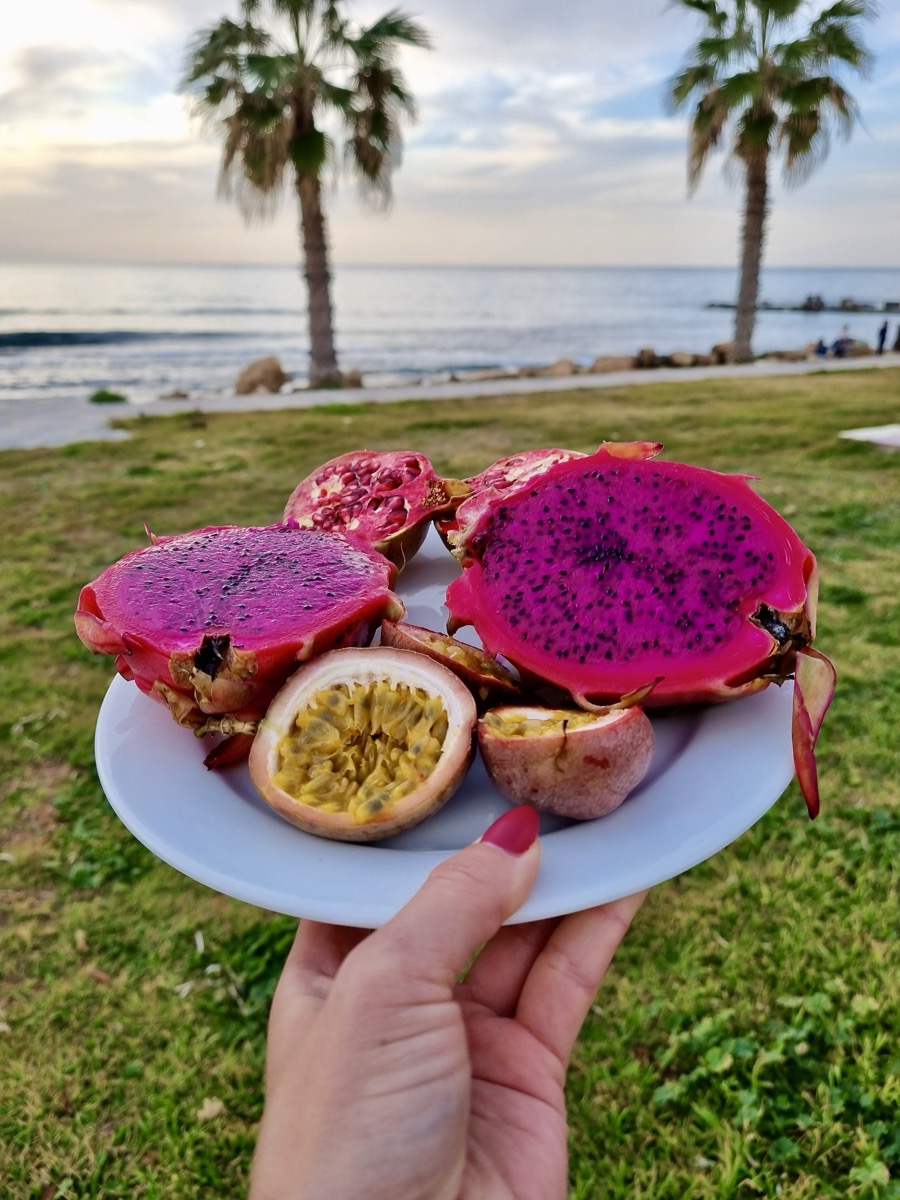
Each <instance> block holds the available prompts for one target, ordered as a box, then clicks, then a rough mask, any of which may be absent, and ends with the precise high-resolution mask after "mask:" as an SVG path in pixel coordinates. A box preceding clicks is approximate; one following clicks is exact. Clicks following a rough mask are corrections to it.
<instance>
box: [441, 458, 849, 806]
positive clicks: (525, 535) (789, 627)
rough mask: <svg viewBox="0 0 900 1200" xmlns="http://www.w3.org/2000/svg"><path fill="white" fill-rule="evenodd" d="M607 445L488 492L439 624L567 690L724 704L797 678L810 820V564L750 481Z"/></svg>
mask: <svg viewBox="0 0 900 1200" xmlns="http://www.w3.org/2000/svg"><path fill="white" fill-rule="evenodd" d="M659 448H660V447H658V446H657V445H655V444H653V443H635V444H634V446H633V448H632V451H631V453H630V454H629V452H628V450H627V447H625V446H623V445H621V444H617V445H615V446H611V445H606V444H604V445H602V446H601V447H600V449H599V450H598V451H597V452H596V453H595V454H592V455H589V456H587V457H585V458H579V459H575V460H573V461H570V462H563V463H558V464H556V465H555V466H552V467H550V468H549V470H547V471H546V472H545V473H544V474H543V475H541V476H539V477H537V478H535V479H532V480H531V481H530V482H529V483H528V484H527V485H526V486H525V487H524V488H521V489H519V490H517V491H516V492H514V493H512V494H507V495H505V496H502V497H497V498H494V499H493V500H492V501H491V502H490V504H489V506H488V508H487V510H486V511H485V512H484V513H483V514H482V515H481V517H480V518H479V519H478V520H477V521H476V522H475V524H474V525H473V526H471V527H470V528H469V530H468V532H467V533H466V535H465V537H464V541H463V545H462V546H461V547H459V548H458V549H457V553H458V555H459V556H460V558H461V561H462V565H463V573H462V575H461V576H460V577H459V578H458V579H456V580H454V581H453V582H452V583H451V585H450V587H449V588H448V590H447V607H448V609H449V611H450V621H449V623H448V627H449V628H450V629H451V631H455V630H456V629H458V628H459V627H460V626H462V625H474V627H475V629H476V631H477V633H478V634H479V636H480V638H481V640H482V642H483V644H484V647H485V649H486V650H487V652H488V653H489V654H493V655H497V654H499V655H503V656H504V657H506V658H507V659H509V660H510V661H511V662H512V663H513V664H514V665H515V666H516V667H518V668H519V670H520V671H522V672H524V673H526V675H532V676H535V677H537V678H538V679H540V680H544V681H546V682H548V683H550V684H553V685H554V686H556V687H559V688H562V689H565V690H567V691H568V692H570V693H571V695H572V696H573V697H574V699H575V700H576V702H578V703H582V704H584V705H585V706H586V707H590V705H591V702H592V701H601V702H602V701H609V700H616V699H618V697H620V696H622V695H624V694H626V693H628V692H631V691H633V690H635V689H637V688H639V687H641V686H642V685H645V684H647V683H649V682H650V681H652V680H654V679H655V680H657V682H656V684H655V686H654V688H653V690H652V691H651V693H650V694H649V696H647V698H646V699H645V700H644V704H645V705H656V706H661V705H674V704H685V703H697V702H709V701H722V700H729V699H732V698H736V697H739V696H744V695H747V694H749V693H751V692H755V691H758V690H759V689H761V688H764V687H766V686H767V684H768V683H770V682H773V681H774V682H781V681H783V680H785V679H787V678H789V677H791V676H792V675H794V674H795V673H796V676H797V681H796V686H795V688H794V720H793V744H794V758H795V763H796V767H797V776H798V779H799V781H800V784H801V788H802V789H803V792H804V796H805V798H806V801H807V806H808V809H809V812H810V815H811V816H815V815H816V813H817V812H818V807H819V800H818V786H817V781H816V770H815V757H814V746H815V741H816V737H817V735H818V732H819V729H820V727H821V724H822V719H823V717H824V715H825V711H826V710H827V708H828V705H829V703H830V701H831V697H832V694H833V690H834V668H833V667H832V666H831V663H830V662H829V661H828V659H827V658H825V656H824V655H822V654H820V653H819V652H818V651H816V650H813V649H811V642H812V640H813V637H814V633H815V608H816V596H817V574H816V562H815V558H814V557H813V555H812V553H811V551H810V550H808V549H807V547H806V546H804V545H803V543H802V542H801V540H800V538H799V537H798V536H797V534H796V533H795V532H794V530H793V529H792V528H791V527H790V525H788V523H787V522H786V521H785V520H784V519H783V518H782V517H781V516H779V514H778V513H777V512H776V511H775V510H774V509H773V508H772V507H771V506H770V505H769V504H767V503H766V502H765V501H764V500H763V499H762V498H761V497H760V496H758V495H757V493H756V492H755V491H754V490H753V489H752V488H751V487H750V484H749V481H748V477H747V476H743V475H723V474H719V473H718V472H716V471H710V470H704V469H702V468H699V467H692V466H687V465H685V464H682V463H674V462H663V461H658V460H657V461H654V456H655V454H656V453H657V452H658V450H659Z"/></svg>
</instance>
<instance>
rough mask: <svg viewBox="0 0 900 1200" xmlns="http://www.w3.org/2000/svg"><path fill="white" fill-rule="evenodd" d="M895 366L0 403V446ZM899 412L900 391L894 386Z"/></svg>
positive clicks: (790, 366)
mask: <svg viewBox="0 0 900 1200" xmlns="http://www.w3.org/2000/svg"><path fill="white" fill-rule="evenodd" d="M888 367H900V354H895V353H887V354H884V355H882V356H881V357H876V356H874V355H873V356H869V357H866V358H854V359H825V360H818V359H813V360H810V361H808V362H800V363H788V362H778V361H776V360H772V359H761V360H760V361H758V362H754V363H748V364H745V365H742V366H723V367H686V368H676V367H660V368H657V369H656V370H650V371H615V372H610V373H609V374H606V375H571V376H562V377H559V378H546V377H545V378H540V379H518V378H514V379H497V380H485V381H481V382H477V381H468V382H467V381H460V382H458V383H440V384H428V385H417V384H407V385H405V386H404V387H392V388H363V389H358V388H357V389H345V390H338V391H325V392H302V391H301V392H285V393H280V392H279V393H278V394H277V395H261V396H227V395H226V396H218V395H210V396H191V397H189V398H188V399H187V400H155V401H153V402H152V403H150V404H144V405H137V404H129V405H122V404H114V405H98V404H91V403H90V402H89V401H88V400H85V401H84V403H83V404H78V403H73V402H71V401H66V402H61V401H42V400H40V399H33V400H25V401H23V400H17V401H12V400H7V401H0V449H2V450H9V449H31V448H34V447H39V446H63V445H67V444H68V443H70V442H83V441H94V440H98V439H121V438H125V437H128V433H127V432H126V431H124V430H121V429H110V427H109V425H108V421H109V420H110V419H113V418H114V419H116V420H122V419H128V418H137V417H139V416H140V415H141V414H142V413H146V414H147V415H148V416H170V415H172V414H174V413H184V412H190V411H197V410H198V409H199V410H201V411H203V412H209V413H215V412H265V411H271V410H273V409H285V408H311V407H313V406H318V405H323V404H362V403H374V404H385V403H389V402H390V401H395V400H459V399H465V398H468V397H471V396H502V395H526V396H527V395H534V394H538V393H543V394H546V393H548V392H568V391H575V390H577V389H583V388H604V387H622V386H627V385H628V384H646V383H690V382H691V381H692V380H695V379H716V378H722V377H727V378H733V379H741V378H744V379H759V378H764V377H766V376H773V375H809V374H812V373H814V372H817V371H819V372H821V371H847V372H850V371H857V370H866V371H869V370H873V369H876V370H878V369H883V368H888ZM898 415H900V388H898Z"/></svg>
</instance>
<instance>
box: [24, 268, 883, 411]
mask: <svg viewBox="0 0 900 1200" xmlns="http://www.w3.org/2000/svg"><path fill="white" fill-rule="evenodd" d="M333 275H334V287H333V299H334V307H335V334H336V343H337V350H338V356H339V360H340V363H341V366H342V368H344V369H350V368H358V369H359V370H360V371H361V372H362V374H363V377H364V379H365V381H366V383H368V384H370V385H372V386H383V385H388V384H402V383H404V382H409V381H411V380H412V379H422V380H425V381H428V382H439V381H442V380H444V379H448V378H449V377H450V376H452V375H463V376H464V375H465V374H466V373H467V372H472V371H478V370H490V369H508V370H513V369H517V368H521V367H536V366H542V365H546V364H548V363H551V362H553V361H555V360H556V359H559V358H571V359H572V360H574V361H575V362H576V363H578V364H579V365H581V366H588V365H589V364H590V363H591V362H592V361H593V359H594V358H596V357H597V356H600V355H632V354H635V353H636V352H637V351H638V350H639V349H641V348H642V347H648V346H649V347H652V348H653V349H654V350H656V351H657V353H659V354H670V353H673V352H675V351H679V350H680V351H687V352H689V353H706V352H708V351H709V349H710V347H711V346H713V345H714V344H716V343H719V342H724V341H728V340H730V338H731V332H732V323H733V311H732V310H730V309H729V308H727V307H724V306H726V305H729V304H732V303H733V301H734V297H735V294H736V289H737V270H736V268H733V267H702V266H695V267H630V266H606V267H596V266H585V265H580V266H572V267H570V266H564V267H552V266H521V265H520V266H501V265H497V266H463V265H451V266H418V265H404V264H398V265H395V266H389V267H385V266H352V267H351V266H346V265H338V266H336V267H335V268H334V269H333ZM808 296H820V297H821V298H822V300H823V302H824V304H825V306H826V309H834V310H839V308H840V305H841V303H842V302H843V301H845V300H851V301H853V302H855V303H857V304H859V305H871V306H872V308H873V310H875V311H856V312H853V311H846V312H845V311H820V312H803V311H782V308H783V307H790V306H799V305H801V304H802V303H803V302H804V300H805V299H806V298H807V297H808ZM305 301H306V296H305V286H304V284H303V280H302V276H301V272H300V269H299V267H298V266H297V265H296V264H280V265H274V266H273V265H263V266H253V265H249V264H236V265H231V264H212V265H199V266H193V265H187V264H173V265H170V266H165V265H160V264H146V265H139V264H128V265H123V264H113V265H104V264H97V263H92V264H76V263H8V264H0V399H2V400H6V401H9V400H13V401H17V400H21V401H22V402H27V401H28V400H29V399H34V398H41V399H54V400H61V399H67V400H73V401H75V400H77V401H83V400H85V399H86V398H87V397H88V396H89V395H90V394H91V393H92V392H93V391H95V390H97V389H98V388H111V389H113V390H116V391H120V392H123V393H124V394H125V395H126V396H127V397H128V398H129V399H130V400H132V401H133V402H135V403H139V404H141V403H148V402H150V401H152V400H154V399H157V398H159V396H161V395H163V394H165V393H166V392H167V391H171V390H174V389H178V390H180V391H184V392H186V393H188V395H189V396H211V395H215V394H222V393H230V392H231V391H232V390H233V384H234V380H235V378H236V377H237V374H238V373H239V371H240V370H241V369H242V368H243V367H244V366H246V364H247V363H249V362H251V361H252V360H253V359H256V358H260V357H263V356H265V355H270V354H271V355H275V356H276V357H278V358H279V359H280V360H281V362H282V365H283V366H284V368H285V370H286V371H287V372H288V373H289V374H290V375H291V376H292V377H293V380H294V382H295V385H302V384H303V383H304V382H305V379H306V372H307V360H308V340H307V332H306V307H305ZM898 302H900V268H894V267H856V268H854V267H783V266H779V267H767V268H765V269H764V271H763V273H762V277H761V288H760V303H761V307H760V310H759V314H758V320H757V327H756V336H755V339H754V349H755V351H756V353H758V354H762V353H767V352H770V351H773V350H781V349H797V348H800V347H802V346H805V345H806V344H808V343H809V342H814V341H817V340H818V339H819V338H823V339H824V340H825V341H826V342H827V343H830V342H832V341H833V340H834V339H835V338H836V337H837V336H838V334H839V333H840V331H841V330H842V328H843V327H844V326H845V325H846V326H847V327H848V330H849V333H850V336H852V337H854V338H857V339H860V340H863V341H867V342H869V343H870V344H872V343H874V341H875V339H876V337H877V331H878V326H879V325H880V323H881V322H882V321H883V320H884V319H885V318H887V320H888V322H889V344H892V343H893V340H894V337H895V336H896V326H897V322H898V321H900V312H897V311H888V312H884V311H882V309H883V308H884V306H885V305H892V306H893V305H897V304H898ZM711 306H712V307H711ZM716 306H718V307H716Z"/></svg>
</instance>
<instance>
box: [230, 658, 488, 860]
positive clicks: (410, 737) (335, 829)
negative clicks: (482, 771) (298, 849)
mask: <svg viewBox="0 0 900 1200" xmlns="http://www.w3.org/2000/svg"><path fill="white" fill-rule="evenodd" d="M476 718H477V714H476V710H475V701H474V700H473V698H472V695H471V693H470V692H469V690H468V688H466V687H465V685H464V684H462V683H461V682H460V680H459V679H457V677H456V676H455V675H454V674H453V673H452V672H451V671H448V670H447V668H446V667H443V666H441V664H440V663H436V662H434V661H433V660H432V659H430V658H427V657H426V656H425V655H423V654H416V653H414V652H411V651H408V650H395V649H391V648H389V647H382V646H376V647H368V648H361V649H356V648H347V649H342V650H332V651H329V652H328V653H326V654H322V655H320V656H319V657H318V658H315V659H313V660H312V661H311V662H309V663H308V664H306V666H304V667H302V668H301V669H300V670H299V671H297V673H296V674H295V675H292V676H291V678H290V679H289V680H288V681H287V683H286V684H285V685H284V686H283V687H282V689H281V691H280V692H279V693H278V695H277V696H276V697H275V699H274V700H273V701H272V704H271V706H270V707H269V710H268V712H267V713H266V715H265V717H264V718H263V720H262V722H261V723H260V726H259V731H258V733H257V735H256V738H255V739H254V742H253V747H252V749H251V751H250V762H249V767H250V776H251V778H252V780H253V782H254V784H255V785H256V788H257V790H258V791H259V793H260V795H261V796H262V797H263V799H264V800H265V801H266V802H267V803H268V804H270V805H271V806H272V808H273V809H275V811H276V812H278V813H279V814H280V815H281V816H282V817H285V818H286V819H287V820H288V821H290V822H291V823H292V824H294V825H298V826H299V827H300V828H301V829H304V830H306V832H307V833H313V834H317V835H318V836H320V837H325V838H332V839H335V840H338V841H345V842H372V841H377V840H379V839H381V838H386V837H390V836H392V835H393V834H396V833H400V832H401V831H402V830H404V829H411V828H412V827H413V826H414V825H418V824H419V823H420V822H421V821H424V820H425V818H426V817H429V816H431V815H432V813H435V812H437V810H438V809H439V808H441V806H442V805H443V804H444V803H446V801H447V800H449V798H450V797H451V796H452V795H453V793H454V792H455V791H456V789H457V787H458V786H459V784H460V783H461V782H462V779H463V777H464V776H465V773H466V771H467V770H468V767H469V764H470V763H471V761H472V755H473V753H474V737H473V734H474V729H475V722H476Z"/></svg>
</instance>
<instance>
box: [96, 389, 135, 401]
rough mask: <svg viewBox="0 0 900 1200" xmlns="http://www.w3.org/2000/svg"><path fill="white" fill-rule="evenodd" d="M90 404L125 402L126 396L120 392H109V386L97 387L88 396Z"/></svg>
mask: <svg viewBox="0 0 900 1200" xmlns="http://www.w3.org/2000/svg"><path fill="white" fill-rule="evenodd" d="M90 401H91V404H127V403H128V397H127V396H123V395H122V393H121V392H111V391H110V390H109V388H98V389H97V391H96V392H93V393H92V395H91V396H90Z"/></svg>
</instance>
